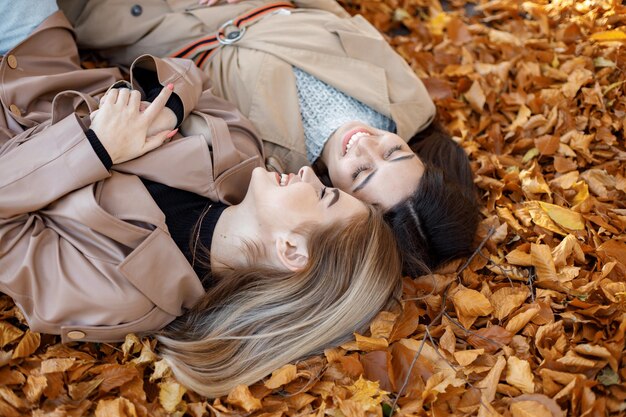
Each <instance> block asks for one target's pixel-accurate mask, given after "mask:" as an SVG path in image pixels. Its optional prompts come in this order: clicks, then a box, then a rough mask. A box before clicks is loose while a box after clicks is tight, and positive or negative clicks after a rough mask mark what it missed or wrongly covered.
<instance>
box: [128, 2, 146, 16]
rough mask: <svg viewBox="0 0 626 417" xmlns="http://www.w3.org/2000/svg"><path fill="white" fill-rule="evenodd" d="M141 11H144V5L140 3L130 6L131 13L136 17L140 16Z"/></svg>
mask: <svg viewBox="0 0 626 417" xmlns="http://www.w3.org/2000/svg"><path fill="white" fill-rule="evenodd" d="M141 13H143V7H141V6H140V5H138V4H135V5H134V6H133V7H131V8H130V14H132V15H133V16H135V17H137V16H140V15H141Z"/></svg>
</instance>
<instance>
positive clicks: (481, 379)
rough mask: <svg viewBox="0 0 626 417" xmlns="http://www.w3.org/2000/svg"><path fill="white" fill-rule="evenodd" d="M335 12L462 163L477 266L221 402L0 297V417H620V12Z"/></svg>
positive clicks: (150, 345)
mask: <svg viewBox="0 0 626 417" xmlns="http://www.w3.org/2000/svg"><path fill="white" fill-rule="evenodd" d="M466 3H467V4H466ZM342 4H343V5H344V6H345V7H346V8H347V9H348V10H349V11H350V12H351V13H361V14H363V15H364V16H365V17H366V18H367V19H368V20H370V21H371V22H372V23H373V24H374V25H375V26H376V27H377V28H378V29H379V30H381V32H383V33H384V34H385V35H386V36H387V37H388V40H389V42H390V43H391V44H392V45H393V47H394V48H395V49H396V50H397V51H398V52H399V53H400V54H401V55H402V56H403V57H404V58H405V59H406V60H407V61H408V62H409V63H410V65H411V66H412V67H413V69H414V70H415V72H416V73H417V74H418V75H419V76H420V77H421V78H422V79H423V80H424V82H425V84H426V86H427V87H428V90H429V92H430V93H431V95H432V97H433V98H434V99H435V101H436V103H437V105H438V114H439V119H440V121H441V122H442V124H443V125H445V126H446V127H447V128H448V129H449V130H450V132H451V133H452V134H453V136H454V137H455V138H456V139H457V140H458V141H459V143H460V144H461V145H462V146H463V147H464V148H465V150H466V151H467V153H468V155H469V156H470V159H471V161H472V166H473V169H474V173H475V175H476V185H477V188H478V190H479V193H480V197H481V200H482V203H483V209H482V213H483V216H484V220H483V222H482V224H481V227H480V231H479V234H478V237H477V240H476V245H477V248H478V249H477V251H476V252H475V253H474V255H473V256H472V257H470V258H469V259H461V260H459V261H457V262H454V263H452V264H451V265H448V266H447V267H445V268H444V269H443V270H440V271H437V273H436V274H435V275H433V276H424V277H418V278H408V277H407V278H405V279H404V294H403V299H402V305H401V306H398V308H397V309H396V310H394V311H390V312H383V313H381V314H380V315H379V316H378V317H377V318H376V320H375V321H374V322H373V323H372V325H371V331H370V332H369V333H367V334H364V335H355V340H354V341H353V342H351V343H348V344H346V345H344V346H341V347H337V348H335V349H332V350H329V351H327V352H326V353H325V355H324V356H321V357H314V358H311V359H309V360H307V361H304V362H302V363H298V364H291V365H287V366H285V367H283V368H281V369H279V370H277V371H276V372H275V373H274V374H273V375H272V376H271V377H269V378H268V379H266V380H265V381H260V382H259V383H257V384H255V385H253V386H250V387H245V386H240V387H238V388H237V389H235V390H234V391H233V392H231V394H230V395H229V396H228V397H226V398H220V399H214V400H213V399H211V400H208V399H206V398H202V397H200V396H198V395H196V394H194V393H192V392H188V391H186V390H185V389H184V388H183V387H181V386H180V385H179V384H178V383H177V382H176V381H175V380H174V379H173V378H172V377H171V374H170V372H169V370H168V369H167V366H166V365H165V364H164V362H163V361H161V360H159V358H158V357H157V356H156V355H155V354H154V353H153V352H154V348H155V342H154V341H153V340H149V339H144V340H139V339H138V338H137V337H135V336H134V335H129V336H128V338H127V339H126V342H125V343H124V344H118V345H115V344H106V343H102V344H91V343H82V344H81V343H76V344H72V345H61V344H60V343H59V338H58V337H55V336H49V335H43V334H42V335H40V334H37V333H31V332H30V331H29V330H28V328H27V326H26V325H25V321H24V319H23V317H22V315H21V314H20V312H19V310H18V309H17V308H16V307H15V306H14V304H13V303H12V301H11V300H10V298H8V297H7V296H3V295H2V296H0V348H1V349H0V416H9V417H12V416H22V415H31V414H32V415H34V416H65V415H69V416H79V415H93V414H95V415H96V416H147V415H155V416H164V415H177V416H182V415H189V416H193V417H199V416H208V415H211V416H220V417H221V416H248V415H251V416H257V417H261V416H264V417H270V416H277V417H278V416H320V417H321V416H324V415H328V416H332V417H342V416H346V417H351V416H382V415H385V416H389V415H391V414H395V415H405V416H426V415H428V416H444V415H454V416H469V415H478V416H498V415H501V416H513V417H525V416H540V417H550V416H552V417H560V416H565V415H570V416H605V415H615V416H617V415H625V413H626V383H625V380H626V367H625V364H624V349H625V343H624V341H625V339H624V337H625V332H626V235H625V234H624V229H625V228H626V172H625V170H626V163H625V161H626V149H625V144H624V135H625V133H626V94H625V92H626V76H625V74H624V68H626V53H625V48H626V6H624V5H623V4H622V3H621V2H620V1H615V0H603V1H600V0H596V1H594V0H585V1H573V0H561V1H556V0H555V1H524V2H523V1H502V0H493V1H477V2H476V3H469V2H464V1H451V2H450V3H445V4H444V6H446V8H445V10H444V9H443V8H442V4H440V3H439V1H437V0H386V1H384V2H383V1H374V0H372V1H368V0H351V1H348V0H345V1H344V2H343V3H342Z"/></svg>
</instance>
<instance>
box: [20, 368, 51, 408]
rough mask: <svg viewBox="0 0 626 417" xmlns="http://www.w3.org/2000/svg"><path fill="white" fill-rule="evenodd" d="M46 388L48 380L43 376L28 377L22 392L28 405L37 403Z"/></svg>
mask: <svg viewBox="0 0 626 417" xmlns="http://www.w3.org/2000/svg"><path fill="white" fill-rule="evenodd" d="M47 386H48V379H47V378H46V377H45V376H43V375H39V376H33V375H29V376H28V378H27V379H26V385H24V387H23V388H22V391H23V392H24V395H25V396H26V399H27V400H28V401H29V402H30V403H32V404H34V403H37V402H39V398H40V397H41V394H43V391H44V390H45V389H46V388H47Z"/></svg>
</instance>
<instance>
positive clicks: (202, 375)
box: [157, 209, 401, 397]
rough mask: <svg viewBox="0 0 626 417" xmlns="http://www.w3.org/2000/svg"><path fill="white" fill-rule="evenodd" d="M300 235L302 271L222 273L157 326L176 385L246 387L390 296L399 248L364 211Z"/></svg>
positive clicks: (335, 339)
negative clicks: (303, 240)
mask: <svg viewBox="0 0 626 417" xmlns="http://www.w3.org/2000/svg"><path fill="white" fill-rule="evenodd" d="M308 243H309V252H310V257H309V262H308V265H307V266H306V267H305V268H304V269H303V270H301V271H298V272H285V271H276V270H272V269H267V268H252V267H251V268H246V269H239V270H233V271H229V272H227V273H225V274H222V276H220V277H219V280H218V283H217V285H216V286H215V287H214V288H212V289H211V290H209V291H208V292H207V293H206V295H205V296H204V297H203V299H202V300H201V301H200V302H199V303H198V304H197V305H196V306H195V307H194V308H193V309H192V310H190V311H188V312H187V313H186V314H184V315H183V316H181V317H179V318H177V319H176V320H175V321H174V322H172V323H171V324H170V325H169V326H168V327H166V328H165V329H164V330H162V331H161V332H160V333H159V334H158V336H157V339H158V341H159V352H160V354H161V355H162V357H163V358H164V359H165V360H166V361H167V362H168V364H169V365H170V367H171V368H172V370H173V372H174V375H175V376H176V378H177V379H178V381H179V382H180V383H182V384H183V385H185V386H187V387H188V388H190V389H192V390H194V391H196V392H198V393H200V394H203V395H206V396H208V397H218V396H222V395H225V394H227V393H228V392H229V391H230V390H231V389H232V388H234V387H235V386H237V385H239V384H246V385H250V384H252V383H254V382H256V381H258V380H260V379H261V378H263V377H265V376H266V375H268V374H269V373H271V372H272V371H274V370H276V369H278V368H279V367H281V366H283V365H285V364H287V363H290V362H294V361H297V360H299V359H303V358H305V357H307V356H311V355H315V354H319V353H322V352H323V351H324V349H326V348H328V347H331V346H337V345H339V344H341V343H344V342H346V341H349V340H351V339H352V337H353V336H352V335H353V333H354V332H355V331H363V330H364V328H365V327H366V326H367V325H368V323H369V322H370V321H371V319H372V318H373V317H374V316H375V315H376V314H377V313H378V312H379V311H380V310H381V309H383V308H384V307H386V306H387V305H388V304H389V303H390V302H391V301H392V300H393V298H394V297H396V296H398V295H399V291H400V286H401V281H400V275H401V260H400V257H399V251H398V249H397V247H396V243H395V240H394V237H393V234H392V233H391V230H390V229H389V227H388V226H387V225H386V224H385V223H384V221H383V220H382V217H381V216H380V215H379V214H377V213H375V212H374V211H373V210H371V209H370V211H369V212H368V213H367V214H366V215H363V216H358V217H356V218H353V219H351V220H349V221H345V222H342V223H341V224H339V223H337V224H333V225H331V226H329V227H324V228H318V230H315V231H312V232H311V234H310V236H309V240H308Z"/></svg>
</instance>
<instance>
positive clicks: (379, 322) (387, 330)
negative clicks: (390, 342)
mask: <svg viewBox="0 0 626 417" xmlns="http://www.w3.org/2000/svg"><path fill="white" fill-rule="evenodd" d="M397 318H398V315H397V314H394V313H391V312H389V311H381V312H380V313H378V315H377V316H376V317H375V318H374V320H373V321H372V324H370V333H371V334H372V337H373V338H384V339H387V338H389V336H390V335H391V332H392V330H393V326H394V324H395V323H396V319H397Z"/></svg>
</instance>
